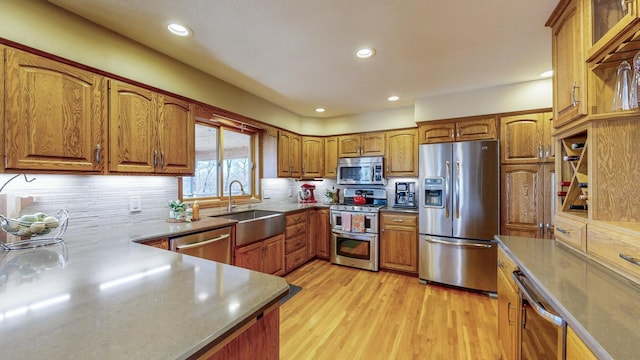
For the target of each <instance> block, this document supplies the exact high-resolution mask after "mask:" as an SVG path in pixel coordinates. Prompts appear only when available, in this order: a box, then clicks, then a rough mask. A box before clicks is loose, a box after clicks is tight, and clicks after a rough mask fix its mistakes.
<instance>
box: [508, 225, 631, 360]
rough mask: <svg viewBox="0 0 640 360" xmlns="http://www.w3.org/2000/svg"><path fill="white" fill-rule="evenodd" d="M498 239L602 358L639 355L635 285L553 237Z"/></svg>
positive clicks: (509, 237) (551, 302)
mask: <svg viewBox="0 0 640 360" xmlns="http://www.w3.org/2000/svg"><path fill="white" fill-rule="evenodd" d="M496 239H497V240H498V241H499V243H500V244H501V246H502V247H503V249H505V250H506V252H507V253H508V254H509V255H510V256H511V257H512V258H513V259H514V260H515V262H516V264H517V265H518V266H519V267H520V269H521V270H522V272H523V273H524V274H525V275H526V276H527V277H528V278H530V279H532V280H533V282H534V284H536V285H538V287H539V290H540V291H541V294H542V295H544V296H545V297H546V300H547V301H548V302H549V303H550V304H551V305H552V306H553V307H554V309H555V310H556V311H558V313H559V314H560V315H561V316H562V317H563V318H564V319H565V320H566V321H567V324H568V325H569V326H571V328H573V329H574V330H575V331H576V333H577V334H578V335H579V336H580V337H581V338H582V339H583V340H584V341H585V343H586V344H587V345H589V347H590V348H591V349H592V350H593V351H594V353H595V354H596V355H597V356H598V358H599V359H611V358H613V359H620V360H622V359H638V356H639V354H640V321H639V319H640V288H639V287H638V286H637V285H636V284H634V283H632V282H631V281H629V280H627V279H625V278H623V277H622V276H620V275H618V274H615V273H614V272H612V271H610V270H608V269H606V268H604V267H603V266H601V265H599V264H597V263H595V262H593V261H592V260H590V259H588V258H587V257H585V256H582V255H580V254H577V253H576V252H574V251H573V250H570V249H567V248H566V247H565V246H564V245H562V244H560V243H558V242H556V241H555V240H540V239H530V238H522V237H514V236H502V235H499V236H496Z"/></svg>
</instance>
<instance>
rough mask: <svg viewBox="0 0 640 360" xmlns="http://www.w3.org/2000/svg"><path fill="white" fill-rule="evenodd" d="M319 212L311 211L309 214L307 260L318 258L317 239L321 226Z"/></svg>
mask: <svg viewBox="0 0 640 360" xmlns="http://www.w3.org/2000/svg"><path fill="white" fill-rule="evenodd" d="M318 211H319V210H309V211H308V212H307V216H308V219H307V260H311V259H313V258H314V257H315V256H316V248H317V246H316V243H317V242H316V237H317V236H318V228H319V226H320V218H319V216H318Z"/></svg>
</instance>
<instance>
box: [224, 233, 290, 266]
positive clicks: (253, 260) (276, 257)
mask: <svg viewBox="0 0 640 360" xmlns="http://www.w3.org/2000/svg"><path fill="white" fill-rule="evenodd" d="M234 265H236V266H239V267H243V268H245V269H250V270H255V271H260V272H263V273H267V274H272V275H283V274H284V236H283V235H282V234H279V235H276V236H273V237H270V238H267V239H265V240H262V241H258V242H256V243H253V244H249V245H246V246H242V247H239V248H236V252H235V258H234Z"/></svg>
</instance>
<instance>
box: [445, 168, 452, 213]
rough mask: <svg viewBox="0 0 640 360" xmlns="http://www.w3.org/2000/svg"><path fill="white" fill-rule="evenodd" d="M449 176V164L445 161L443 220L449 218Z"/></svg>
mask: <svg viewBox="0 0 640 360" xmlns="http://www.w3.org/2000/svg"><path fill="white" fill-rule="evenodd" d="M450 174H451V163H450V162H449V161H448V160H447V161H446V162H445V177H446V179H445V181H444V199H445V201H444V216H445V218H447V219H448V218H449V203H450V202H451V199H450V198H449V183H450Z"/></svg>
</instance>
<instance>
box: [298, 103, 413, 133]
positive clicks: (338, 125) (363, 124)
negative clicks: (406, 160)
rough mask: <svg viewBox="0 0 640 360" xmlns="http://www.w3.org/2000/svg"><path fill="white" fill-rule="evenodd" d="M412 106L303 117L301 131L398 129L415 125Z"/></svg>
mask: <svg viewBox="0 0 640 360" xmlns="http://www.w3.org/2000/svg"><path fill="white" fill-rule="evenodd" d="M414 119H415V115H414V110H413V106H405V107H401V108H394V109H389V110H381V111H372V112H368V113H362V114H354V115H348V116H337V117H332V118H326V119H322V120H320V122H313V121H308V120H309V119H307V118H304V119H303V121H302V129H301V131H302V132H303V133H304V134H313V135H338V134H348V133H355V132H367V131H377V130H389V129H400V128H407V127H415V126H416V123H415V120H414Z"/></svg>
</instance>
